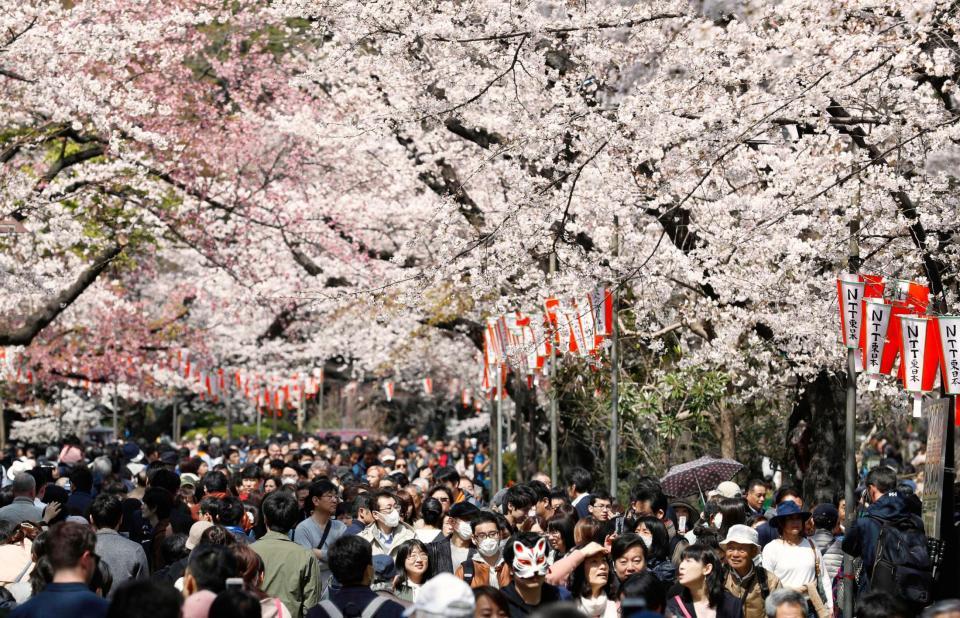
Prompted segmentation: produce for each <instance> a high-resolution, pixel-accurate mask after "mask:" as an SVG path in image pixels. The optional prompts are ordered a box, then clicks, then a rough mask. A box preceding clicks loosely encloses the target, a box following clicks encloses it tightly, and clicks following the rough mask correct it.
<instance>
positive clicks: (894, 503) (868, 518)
mask: <svg viewBox="0 0 960 618" xmlns="http://www.w3.org/2000/svg"><path fill="white" fill-rule="evenodd" d="M864 483H865V485H866V489H865V491H864V495H865V496H868V497H869V500H870V506H869V507H868V508H867V510H866V511H865V512H864V514H863V517H861V518H859V519H857V520H856V521H854V522H853V526H852V527H851V528H850V530H847V533H846V536H844V538H843V544H842V548H843V551H845V552H846V553H848V554H850V555H851V556H853V557H855V558H862V559H863V566H864V568H863V571H862V573H861V577H860V590H859V595H858V596H863V595H864V594H866V593H868V592H870V585H871V582H870V576H871V573H872V571H873V567H874V565H875V563H876V561H877V544H878V542H879V540H880V531H881V530H882V529H883V526H884V525H890V524H893V525H896V526H897V527H898V528H899V527H908V528H912V529H917V530H920V531H922V530H923V520H922V519H920V517H919V516H917V515H916V514H915V513H913V512H911V509H910V508H909V505H908V503H907V501H906V500H905V499H904V497H903V496H901V495H900V494H898V493H897V491H896V488H897V474H896V472H894V471H893V470H891V469H890V468H887V467H886V466H876V467H874V468H872V469H871V470H870V472H869V473H867V478H866V481H865V482H864Z"/></svg>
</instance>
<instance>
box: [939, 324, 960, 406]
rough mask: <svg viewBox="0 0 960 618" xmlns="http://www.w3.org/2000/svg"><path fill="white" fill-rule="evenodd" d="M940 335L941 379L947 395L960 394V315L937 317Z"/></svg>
mask: <svg viewBox="0 0 960 618" xmlns="http://www.w3.org/2000/svg"><path fill="white" fill-rule="evenodd" d="M937 327H938V328H937V331H938V333H937V334H939V335H940V379H941V383H942V384H943V392H944V394H946V395H960V316H958V315H942V316H940V317H938V318H937Z"/></svg>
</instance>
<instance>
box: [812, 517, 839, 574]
mask: <svg viewBox="0 0 960 618" xmlns="http://www.w3.org/2000/svg"><path fill="white" fill-rule="evenodd" d="M813 544H814V545H816V546H817V549H819V550H820V554H821V555H822V556H823V568H824V569H826V570H827V576H828V577H829V578H830V579H833V578H834V577H836V576H837V573H838V572H839V571H840V567H842V566H843V550H842V549H841V548H840V541H839V540H837V538H836V537H835V536H834V535H833V534H832V533H831V532H830V531H829V530H824V529H823V528H818V529H817V531H816V532H814V533H813Z"/></svg>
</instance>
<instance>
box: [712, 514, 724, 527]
mask: <svg viewBox="0 0 960 618" xmlns="http://www.w3.org/2000/svg"><path fill="white" fill-rule="evenodd" d="M722 526H723V513H717V514H716V515H714V516H713V527H714V528H716V529H717V530H719V529H720V528H721V527H722Z"/></svg>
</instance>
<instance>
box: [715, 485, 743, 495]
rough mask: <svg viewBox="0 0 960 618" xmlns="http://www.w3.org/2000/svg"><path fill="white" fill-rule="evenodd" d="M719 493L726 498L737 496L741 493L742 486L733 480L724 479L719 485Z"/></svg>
mask: <svg viewBox="0 0 960 618" xmlns="http://www.w3.org/2000/svg"><path fill="white" fill-rule="evenodd" d="M717 493H719V494H720V495H721V496H723V497H724V498H736V497H737V496H739V495H740V494H741V491H740V486H739V485H737V484H736V483H734V482H733V481H724V482H722V483H720V484H719V485H717Z"/></svg>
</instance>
